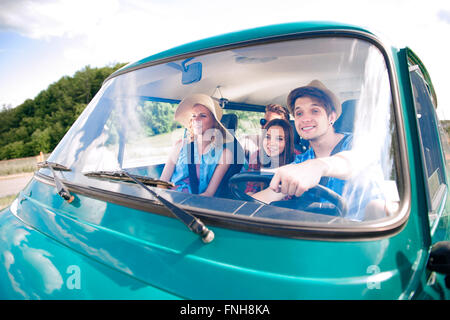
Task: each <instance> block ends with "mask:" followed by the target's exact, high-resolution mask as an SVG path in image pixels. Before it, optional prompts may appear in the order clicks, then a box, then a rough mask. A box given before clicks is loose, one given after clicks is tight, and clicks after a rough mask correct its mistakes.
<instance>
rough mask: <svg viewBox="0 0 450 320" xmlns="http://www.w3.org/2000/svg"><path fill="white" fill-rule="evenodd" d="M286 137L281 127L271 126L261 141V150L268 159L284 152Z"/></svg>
mask: <svg viewBox="0 0 450 320" xmlns="http://www.w3.org/2000/svg"><path fill="white" fill-rule="evenodd" d="M285 146H286V136H285V135H284V130H283V127H281V126H271V127H270V128H269V129H267V131H266V135H265V136H264V139H263V148H264V151H265V152H266V153H267V155H268V156H269V157H276V156H278V155H280V154H281V153H282V152H283V151H284V147H285Z"/></svg>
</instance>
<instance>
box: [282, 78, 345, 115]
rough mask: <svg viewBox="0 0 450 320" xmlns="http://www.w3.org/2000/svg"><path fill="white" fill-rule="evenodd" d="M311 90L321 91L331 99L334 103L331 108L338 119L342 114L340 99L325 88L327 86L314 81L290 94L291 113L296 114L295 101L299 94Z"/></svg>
mask: <svg viewBox="0 0 450 320" xmlns="http://www.w3.org/2000/svg"><path fill="white" fill-rule="evenodd" d="M311 88H314V89H319V90H320V91H322V92H323V93H324V94H325V95H326V96H328V98H330V100H331V103H332V106H331V107H332V108H333V109H334V111H335V112H336V116H337V117H336V119H338V118H339V116H340V115H341V113H342V105H341V102H340V101H339V99H338V97H337V96H336V95H335V94H334V93H333V92H332V91H331V90H329V89H328V88H327V87H325V85H324V84H323V83H322V82H320V81H319V80H313V81H311V82H310V83H309V84H308V85H307V86H303V87H299V88H296V89H293V90H292V91H291V92H290V93H289V95H288V98H287V104H288V107H289V108H290V109H291V112H294V104H295V100H297V98H298V96H299V93H300V92H302V91H303V92H305V91H306V90H308V89H311Z"/></svg>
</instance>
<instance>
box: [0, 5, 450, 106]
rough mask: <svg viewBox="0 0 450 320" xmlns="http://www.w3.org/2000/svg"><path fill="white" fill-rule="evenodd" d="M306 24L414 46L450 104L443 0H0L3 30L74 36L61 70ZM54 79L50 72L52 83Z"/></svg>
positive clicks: (448, 22)
mask: <svg viewBox="0 0 450 320" xmlns="http://www.w3.org/2000/svg"><path fill="white" fill-rule="evenodd" d="M305 20H332V21H340V22H347V23H351V24H356V25H361V26H363V27H364V26H366V27H368V28H369V29H370V30H374V31H375V32H380V33H381V34H385V35H387V36H388V37H389V38H390V39H392V40H393V41H395V42H394V44H399V45H405V44H407V45H409V46H411V48H413V50H414V51H416V53H417V54H418V55H419V56H420V57H421V58H422V60H423V62H424V63H425V64H426V65H427V67H428V69H429V72H430V74H431V76H432V77H433V79H434V83H435V86H436V89H437V91H438V96H439V101H440V102H442V103H445V104H446V105H447V106H450V96H444V95H445V94H447V92H446V88H445V86H446V83H447V74H449V72H450V70H448V67H446V66H445V65H444V61H446V60H447V58H446V56H445V55H446V52H448V49H449V47H448V46H449V45H448V44H447V41H445V40H444V39H445V38H446V37H448V35H449V34H450V2H448V0H433V1H429V2H428V3H426V4H424V3H423V1H421V0H397V1H395V0H379V1H361V0H341V1H333V0H315V1H308V2H306V1H298V0H285V1H282V0H279V1H273V0H250V1H242V0H228V1H213V0H191V1H181V0H179V1H176V0H152V1H140V0H59V1H57V0H41V1H32V0H2V2H1V4H0V31H1V30H14V31H16V32H18V33H20V34H21V35H24V36H26V37H30V38H33V39H45V40H46V41H48V42H49V43H51V41H53V40H54V39H56V38H60V39H76V42H74V43H73V44H70V43H69V42H67V45H65V47H64V49H63V52H61V54H60V56H61V59H64V60H65V64H66V65H67V67H66V69H65V70H69V69H71V70H73V72H75V71H76V70H78V69H80V68H82V67H83V66H85V65H87V64H90V65H92V66H103V65H105V64H107V63H110V62H116V61H117V62H128V61H134V60H137V59H140V58H143V57H145V56H147V55H150V54H154V53H157V52H160V51H162V50H165V49H168V48H171V47H173V46H176V45H180V44H183V43H186V42H189V41H193V40H197V39H201V38H204V37H208V36H213V35H217V34H221V33H225V32H231V31H236V30H241V29H246V28H251V27H256V26H263V25H268V24H275V23H282V22H293V21H305ZM2 49H5V48H2ZM6 49H7V48H6ZM69 65H70V66H71V67H70V68H69ZM60 76H62V75H61V74H59V75H58V77H60ZM58 77H56V74H55V79H54V80H55V81H56V80H57V79H58ZM47 85H48V84H47ZM45 87H46V85H42V86H41V90H42V89H45Z"/></svg>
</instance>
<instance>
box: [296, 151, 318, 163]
mask: <svg viewBox="0 0 450 320" xmlns="http://www.w3.org/2000/svg"><path fill="white" fill-rule="evenodd" d="M313 158H315V156H314V151H313V150H312V148H311V147H310V148H308V149H307V150H306V151H305V152H303V153H300V154H297V155H296V156H295V158H294V161H293V163H301V162H304V161H306V160H310V159H313Z"/></svg>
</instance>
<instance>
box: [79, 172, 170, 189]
mask: <svg viewBox="0 0 450 320" xmlns="http://www.w3.org/2000/svg"><path fill="white" fill-rule="evenodd" d="M84 175H85V176H87V177H94V178H107V179H111V180H119V181H128V182H135V180H134V179H133V178H135V179H137V180H139V181H140V182H142V183H143V184H146V185H150V186H154V187H162V188H166V189H167V188H171V187H173V186H174V184H173V183H172V182H167V181H164V180H158V179H154V178H150V177H145V176H138V175H133V178H130V176H129V175H127V174H125V172H124V171H93V172H86V173H85V174H84Z"/></svg>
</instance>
